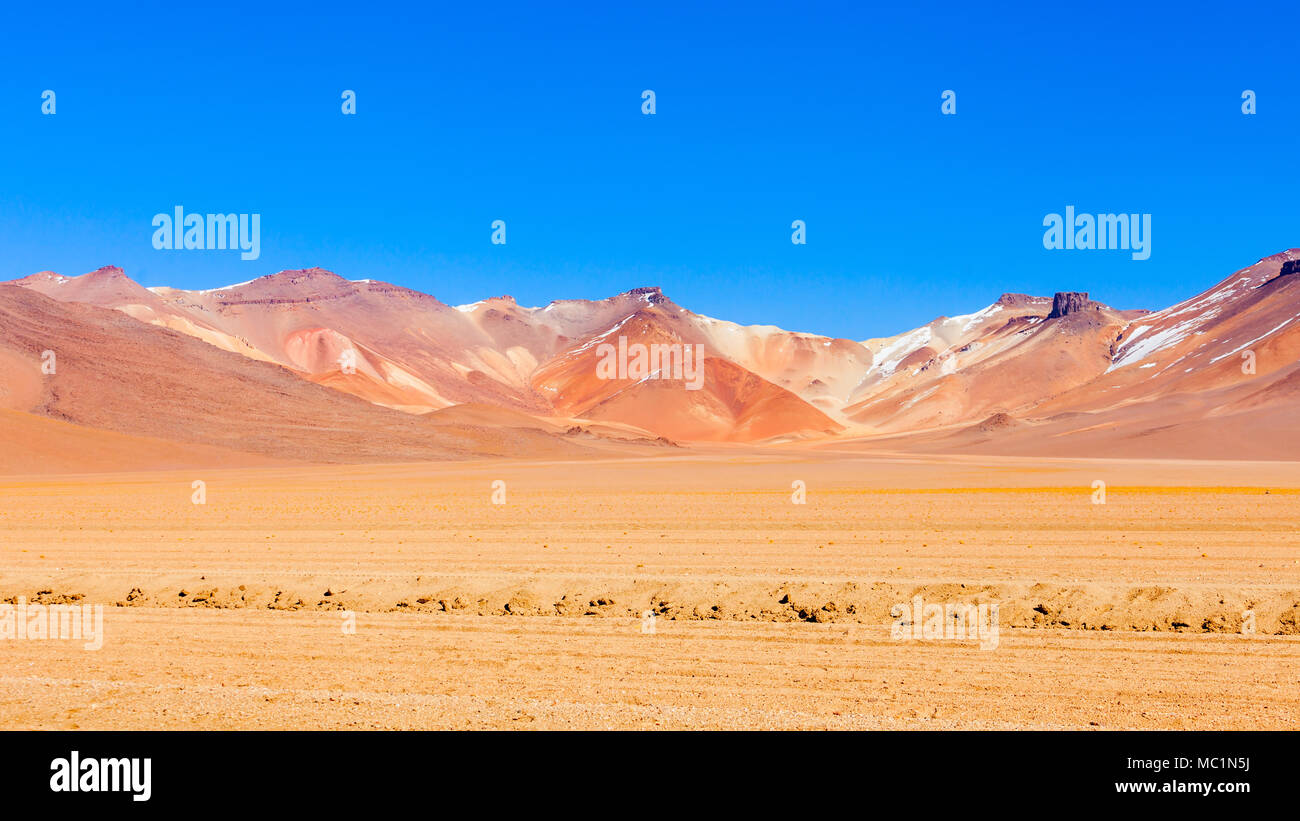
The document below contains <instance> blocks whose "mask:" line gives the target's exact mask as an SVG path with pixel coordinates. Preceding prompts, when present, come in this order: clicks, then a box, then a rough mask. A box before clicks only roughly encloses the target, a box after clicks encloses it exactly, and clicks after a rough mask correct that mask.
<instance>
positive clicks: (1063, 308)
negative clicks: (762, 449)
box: [1047, 291, 1088, 319]
mask: <svg viewBox="0 0 1300 821" xmlns="http://www.w3.org/2000/svg"><path fill="white" fill-rule="evenodd" d="M1086 307H1088V292H1087V291H1057V292H1056V294H1055V295H1053V296H1052V312H1051V313H1050V314H1048V315H1047V318H1048V319H1057V318H1059V317H1063V316H1068V315H1070V314H1076V313H1078V312H1079V311H1082V310H1083V309H1084V308H1086Z"/></svg>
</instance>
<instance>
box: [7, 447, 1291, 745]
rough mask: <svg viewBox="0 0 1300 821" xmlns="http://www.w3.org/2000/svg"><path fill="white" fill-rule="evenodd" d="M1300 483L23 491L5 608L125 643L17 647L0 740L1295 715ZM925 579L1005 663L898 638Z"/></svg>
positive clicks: (1011, 471) (142, 481) (680, 472)
mask: <svg viewBox="0 0 1300 821" xmlns="http://www.w3.org/2000/svg"><path fill="white" fill-rule="evenodd" d="M196 479H199V480H203V481H204V482H206V494H207V500H206V504H204V505H195V504H193V503H192V502H191V495H192V494H193V492H194V491H193V490H192V489H191V482H192V481H194V480H196ZM496 479H501V480H504V481H505V483H506V504H504V505H495V504H493V503H492V493H493V491H492V487H491V483H492V481H493V480H496ZM796 480H800V481H802V482H804V483H805V484H806V486H807V503H806V504H803V505H796V504H793V503H792V501H791V493H792V491H791V483H792V482H794V481H796ZM1094 480H1102V481H1104V482H1106V483H1107V494H1106V503H1105V504H1104V505H1098V504H1093V503H1092V495H1093V489H1092V483H1093V482H1094ZM1297 488H1300V469H1298V468H1297V466H1296V465H1294V464H1282V463H1273V464H1248V463H1187V462H1169V463H1150V462H1147V463H1136V462H1134V463H1123V462H1089V461H1084V460H1075V461H1061V460H1057V461H1049V460H989V459H974V458H968V459H941V458H928V457H927V458H917V457H907V456H889V455H879V454H877V455H870V456H863V455H858V454H848V453H835V452H816V453H814V452H811V451H802V452H795V451H791V452H779V453H765V454H759V455H755V454H754V452H752V451H740V450H737V451H717V452H711V453H706V454H685V455H681V456H674V457H668V458H658V459H650V460H627V461H607V462H594V463H593V462H584V463H537V462H529V463H511V462H478V463H457V464H437V465H406V466H392V467H388V466H385V467H329V468H317V469H294V470H287V469H286V470H281V469H265V468H264V469H256V470H240V471H221V472H216V471H213V472H208V473H202V474H201V473H168V474H157V473H155V474H148V475H144V474H130V475H127V474H121V475H113V476H98V477H70V478H69V477H61V478H41V479H26V480H25V479H21V478H10V479H0V547H2V549H3V554H2V556H3V559H2V560H0V599H10V598H11V597H15V596H20V595H21V596H25V597H27V598H28V599H29V600H33V601H74V600H75V601H77V602H81V603H85V602H89V603H102V604H105V605H108V606H107V607H106V608H105V610H106V612H105V632H106V638H105V643H104V647H103V649H101V650H99V651H96V652H88V651H85V650H83V649H81V648H80V645H79V644H77V643H75V642H69V641H30V640H28V641H21V640H15V641H3V642H0V659H2V660H3V664H0V726H5V727H15V728H17V727H50V728H68V727H80V728H154V727H166V728H184V727H202V728H254V727H256V728H293V727H308V728H330V727H362V728H369V727H403V728H441V727H452V728H458V727H533V728H554V727H563V728H585V727H601V728H603V727H671V728H687V727H778V728H802V727H837V728H838V727H842V728H926V727H933V728H945V727H959V728H984V727H990V728H1004V727H1035V728H1048V727H1085V728H1086V727H1102V728H1127V727H1132V728H1197V729H1212V728H1216V729H1217V728H1291V729H1294V728H1295V727H1296V726H1297V724H1296V722H1297V719H1298V718H1300V534H1297V532H1296V528H1295V524H1296V522H1297V521H1300V490H1298V489H1297ZM182 594H183V595H182ZM915 595H921V596H923V597H924V598H925V599H926V601H927V602H936V603H944V602H971V603H974V602H994V601H996V602H998V603H999V605H1000V616H1001V630H1000V637H999V643H998V646H997V648H996V649H993V650H981V649H979V647H978V646H976V643H975V642H973V641H901V642H900V641H894V640H892V639H891V637H890V630H889V625H890V623H891V621H892V619H891V617H890V615H889V610H890V607H891V606H892V605H893V604H895V603H899V602H908V601H911V599H912V597H913V596H915ZM119 605H120V606H119ZM647 609H650V610H653V611H655V612H656V613H658V614H660V615H659V616H658V617H657V618H656V619H655V632H654V633H653V634H647V633H643V632H642V624H643V621H642V618H641V617H640V614H641V613H643V612H644V611H645V610H647ZM1247 610H1250V611H1253V612H1254V613H1255V617H1256V632H1255V634H1253V635H1243V634H1241V632H1240V630H1241V628H1242V613H1244V612H1245V611H1247ZM348 612H350V613H353V614H354V617H355V624H356V630H355V634H346V633H345V632H344V630H343V629H342V625H343V623H344V620H345V618H346V613H348Z"/></svg>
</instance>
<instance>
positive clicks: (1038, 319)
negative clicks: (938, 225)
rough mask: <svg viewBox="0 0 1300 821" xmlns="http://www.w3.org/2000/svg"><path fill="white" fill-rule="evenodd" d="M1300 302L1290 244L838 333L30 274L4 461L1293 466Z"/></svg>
mask: <svg viewBox="0 0 1300 821" xmlns="http://www.w3.org/2000/svg"><path fill="white" fill-rule="evenodd" d="M1298 283H1300V250H1296V249H1292V250H1289V251H1285V252H1283V253H1280V254H1275V255H1273V256H1269V257H1265V258H1264V259H1261V260H1260V261H1259V262H1257V263H1255V264H1254V265H1251V266H1250V267H1247V268H1244V269H1242V270H1240V271H1237V272H1235V273H1233V274H1232V275H1230V276H1228V277H1227V278H1225V279H1223V280H1222V281H1221V282H1219V283H1218V284H1216V285H1214V286H1212V287H1210V288H1209V289H1207V290H1205V291H1203V292H1202V293H1200V294H1197V295H1196V296H1193V297H1191V298H1190V299H1187V300H1185V301H1183V302H1181V303H1178V304H1177V305H1173V306H1171V307H1168V308H1165V309H1163V310H1159V311H1154V312H1153V311H1148V310H1119V309H1115V308H1112V307H1110V306H1108V305H1105V304H1103V303H1101V302H1097V301H1095V300H1092V299H1090V298H1089V295H1088V294H1087V293H1080V292H1061V293H1057V294H1055V295H1054V296H1052V297H1047V296H1029V295H1024V294H1004V295H1003V296H1002V297H1001V298H999V299H998V300H997V301H996V302H994V303H993V304H991V305H989V306H988V307H986V308H984V309H982V310H980V311H976V312H974V313H971V314H966V315H961V316H953V317H948V316H940V317H938V318H937V319H935V320H934V321H932V322H930V323H928V324H927V325H924V326H922V327H919V328H915V329H912V330H909V331H906V332H904V333H901V334H898V335H897V336H892V337H888V338H880V339H866V340H861V341H855V340H849V339H835V338H831V337H825V336H819V335H817V334H812V333H797V332H791V331H786V330H782V329H780V328H777V327H774V326H766V325H754V326H742V325H737V324H735V323H732V322H727V321H724V320H720V319H714V318H711V317H707V316H704V315H701V314H697V313H694V312H692V311H690V310H688V309H686V308H684V307H682V306H679V305H677V304H676V303H674V302H673V301H672V300H671V299H670V298H669V297H668V296H667V295H665V294H664V293H663V292H662V291H661V290H660V289H659V288H655V287H645V288H634V289H632V290H630V291H627V292H625V293H621V294H618V295H616V296H612V297H609V298H607V299H600V300H576V299H575V300H557V301H554V302H551V303H549V304H547V305H545V306H542V307H536V308H529V307H524V306H521V305H518V304H517V303H516V302H515V300H514V299H513V298H511V297H509V296H500V297H493V298H489V299H484V300H482V301H480V302H476V303H473V304H469V305H459V306H452V305H447V304H444V303H442V302H440V301H439V300H438V299H437V298H436V297H434V296H431V295H429V294H425V293H421V292H419V291H414V290H411V289H408V288H404V287H401V286H398V285H391V284H387V283H383V282H377V281H372V280H359V281H355V280H347V279H344V278H343V277H340V276H337V275H335V274H333V273H331V272H329V271H326V270H323V269H320V268H309V269H304V270H293V271H281V272H279V273H276V274H271V275H268V276H263V277H259V278H257V279H254V280H252V281H249V282H244V283H240V284H238V285H231V286H227V287H224V288H217V289H212V290H203V291H187V290H181V289H176V288H168V287H154V288H146V287H143V286H142V285H140V284H139V283H137V282H135V281H134V280H132V279H131V278H129V277H128V276H127V275H126V274H125V273H124V272H123V271H122V270H121V269H119V268H116V267H104V268H100V269H98V270H96V271H92V272H90V273H87V274H84V275H81V276H72V277H69V276H63V275H61V274H56V273H53V272H49V271H43V272H40V273H36V274H32V275H30V276H26V277H23V278H21V279H17V280H13V281H11V282H7V283H3V284H0V441H5V442H6V444H8V447H7V448H6V449H5V450H6V452H7V453H8V454H9V455H7V456H5V457H3V459H0V469H5V470H6V472H41V471H42V470H58V469H70V467H73V466H75V467H77V468H79V469H85V470H95V469H110V468H114V467H119V468H120V467H142V468H143V467H154V466H170V465H176V466H180V465H184V464H190V463H194V462H201V463H204V464H207V463H214V464H232V465H233V464H256V463H280V462H304V461H305V462H377V461H405V460H422V459H445V458H469V457H477V456H485V455H486V456H542V457H554V458H580V457H583V456H593V455H600V454H602V453H608V452H617V453H625V452H628V451H629V450H631V451H634V452H640V451H645V452H663V451H665V450H666V449H673V448H680V447H705V446H729V447H731V446H751V447H752V446H781V445H788V444H790V443H799V444H803V445H807V446H809V447H833V448H863V449H886V450H898V451H918V452H936V453H944V452H951V453H963V452H971V453H1002V454H1010V455H1026V456H1030V455H1062V456H1101V455H1108V456H1135V457H1143V458H1206V459H1216V458H1238V459H1296V458H1300V436H1298V435H1297V433H1298V431H1297V428H1298V427H1300V425H1297V422H1296V413H1295V410H1296V408H1297V404H1296V402H1297V399H1300V364H1298V362H1297V355H1298V354H1300V323H1297V322H1296V320H1297V319H1298V318H1300V284H1298ZM615 344H622V345H625V346H635V345H637V344H640V345H644V346H646V347H647V348H651V347H653V346H670V347H671V346H686V345H691V346H694V345H698V346H702V347H701V348H700V350H702V351H703V354H704V359H703V364H702V367H703V381H702V383H701V384H700V385H699V386H698V387H699V390H687V389H684V387H683V384H682V383H681V382H680V381H675V380H673V379H670V378H654V377H658V376H660V374H652V375H650V376H649V377H647V376H646V375H641V376H639V377H637V378H632V377H629V378H625V379H617V378H613V379H610V378H602V376H601V372H600V370H599V368H598V364H599V359H600V357H601V356H604V355H607V354H608V351H609V350H610V349H611V348H612V346H614V345H615ZM47 351H49V352H52V357H53V360H52V365H53V367H51V368H47V370H52V371H53V373H46V372H43V370H42V365H43V363H44V362H45V361H46V359H47V358H48V357H49V356H50V355H49V354H46V353H45V352H47ZM674 452H675V451H674Z"/></svg>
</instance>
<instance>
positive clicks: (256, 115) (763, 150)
mask: <svg viewBox="0 0 1300 821" xmlns="http://www.w3.org/2000/svg"><path fill="white" fill-rule="evenodd" d="M1150 5H1151V7H1150V8H1147V9H1145V10H1144V9H1142V8H1140V7H1139V4H1134V3H1131V2H1116V3H1109V2H1100V3H1088V4H1070V5H1063V4H1055V3H1034V4H1025V5H1023V6H1019V7H1013V6H1001V5H999V7H998V8H994V7H992V6H990V7H988V8H983V6H985V4H975V3H962V4H957V3H951V4H947V3H899V4H891V6H894V7H880V8H872V7H868V6H866V5H863V4H860V3H836V4H818V3H807V4H789V3H782V4H769V5H763V4H736V3H732V4H728V5H727V6H722V5H717V6H714V5H710V4H708V3H683V4H680V5H674V4H669V3H663V2H655V3H646V4H641V5H636V6H633V5H629V4H623V3H592V4H589V5H582V6H578V5H568V4H562V3H538V4H528V5H523V4H520V5H515V4H513V3H509V2H492V3H486V4H477V3H475V4H463V3H457V4H454V5H442V4H431V5H428V6H423V7H421V8H419V9H418V10H417V9H415V8H414V7H415V4H411V8H403V7H401V6H396V5H392V6H390V5H388V4H385V3H381V2H366V3H355V4H347V6H344V5H333V4H330V3H316V4H311V5H306V4H304V5H303V6H302V7H299V8H289V7H278V6H277V5H276V4H275V3H271V2H259V3H255V4H243V3H234V2H229V3H217V4H207V3H204V4H186V3H175V2H171V3H166V4H157V5H156V6H144V5H140V6H136V5H135V4H127V5H123V4H109V5H107V6H106V5H103V4H96V5H91V4H85V5H66V4H59V3H50V4H32V3H25V4H10V5H9V6H8V7H7V8H6V12H5V13H6V18H7V19H6V21H5V25H4V32H3V33H0V69H2V70H0V278H6V279H7V278H12V277H17V276H23V275H26V274H29V273H32V272H35V271H38V270H44V269H50V270H55V271H58V272H60V273H64V274H79V273H84V272H86V271H89V270H92V269H94V268H96V267H99V266H100V265H105V264H115V265H121V266H122V267H123V268H125V269H126V271H127V273H128V274H130V275H131V276H133V277H134V278H136V279H137V280H139V281H141V282H142V283H144V284H145V285H159V284H169V285H175V286H178V287H187V288H208V287H216V286H219V285H225V284H229V283H231V282H236V281H241V280H247V279H251V278H253V277H256V276H261V275H263V274H267V273H273V272H275V271H277V270H281V269H285V268H299V267H307V266H312V265H319V266H322V267H326V268H329V269H331V270H334V271H336V272H338V273H339V274H341V275H343V276H345V277H348V278H350V279H361V278H375V279H382V280H387V281H390V282H395V283H399V284H402V285H406V286H409V287H413V288H417V289H420V290H424V291H428V292H430V293H432V294H434V295H435V296H437V297H439V298H440V299H442V300H443V301H445V302H448V303H452V304H457V303H462V302H470V301H474V300H477V299H480V298H483V297H485V296H490V295H497V294H512V295H514V296H515V297H516V298H517V299H518V300H519V301H520V302H521V303H522V304H529V305H535V304H544V303H545V302H547V301H549V300H551V299H555V298H565V297H589V298H595V297H603V296H608V295H610V294H613V293H617V292H619V291H624V290H627V289H628V288H632V287H635V286H639V285H660V286H662V287H663V288H664V290H665V292H666V293H668V294H669V295H670V296H671V297H673V298H674V299H675V300H676V301H678V302H679V303H680V304H682V305H684V306H686V307H689V308H691V309H693V310H696V311H699V312H702V313H706V314H709V315H712V316H716V317H720V318H724V319H730V320H734V321H738V322H744V323H770V324H776V325H781V326H783V327H786V328H789V329H792V330H805V331H815V332H819V333H826V334H831V335H835V336H843V337H848V338H853V339H863V338H867V337H871V336H880V335H889V334H893V333H897V332H899V331H901V330H904V329H906V328H910V327H913V326H916V325H919V324H922V323H924V322H927V321H929V320H930V319H932V318H933V317H934V316H936V315H938V314H958V313H964V312H968V311H972V310H976V309H978V308H980V307H982V306H984V305H986V304H988V303H989V302H991V301H992V300H994V299H995V298H996V297H997V296H998V295H999V294H1001V293H1003V292H1005V291H1019V292H1028V293H1034V294H1046V295H1050V294H1051V293H1052V292H1053V291H1056V290H1067V289H1077V290H1088V291H1090V292H1092V294H1093V296H1094V298H1097V299H1101V300H1103V301H1105V302H1108V303H1110V304H1112V305H1115V306H1117V307H1122V308H1131V307H1152V308H1159V307H1164V306H1166V305H1168V304H1170V303H1172V302H1174V301H1177V300H1178V299H1181V298H1183V297H1185V296H1188V295H1190V294H1192V293H1195V292H1196V291H1199V290H1201V289H1203V288H1204V287H1207V286H1208V285H1210V284H1211V283H1212V282H1214V281H1217V280H1218V279H1220V278H1222V277H1224V276H1226V275H1227V274H1229V273H1230V272H1232V271H1233V270H1236V269H1237V268H1240V267H1244V266H1246V265H1248V264H1250V263H1252V262H1254V261H1255V260H1256V259H1258V258H1259V257H1261V256H1264V255H1267V254H1271V253H1275V252H1277V251H1281V250H1283V249H1285V248H1288V247H1291V246H1297V245H1300V218H1298V217H1300V213H1298V212H1300V198H1298V197H1297V191H1298V189H1300V186H1298V185H1297V180H1300V168H1297V166H1298V165H1300V70H1297V63H1296V56H1295V49H1294V46H1293V44H1292V40H1291V38H1292V37H1293V35H1294V33H1295V32H1296V31H1297V29H1298V28H1300V27H1298V26H1297V22H1300V12H1297V11H1295V4H1294V3H1277V4H1268V5H1256V4H1250V3H1233V4H1214V5H1217V6H1218V7H1219V8H1218V9H1217V10H1213V11H1207V10H1204V9H1199V10H1198V9H1197V8H1196V7H1197V6H1202V5H1209V4H1192V5H1185V6H1180V5H1175V4H1164V3H1160V4H1150ZM898 6H905V7H906V8H899V7H898ZM647 88H649V89H654V90H655V92H656V93H657V97H658V99H657V113H656V114H655V115H654V116H644V115H643V114H642V113H641V91H642V90H643V89H647ZM44 89H52V90H54V91H55V92H56V94H57V113H56V114H55V115H54V116H45V115H42V114H41V111H40V106H41V98H40V95H41V92H42V91H43V90H44ZM343 89H354V90H356V92H357V94H358V113H357V115H356V116H353V117H348V116H344V115H343V114H342V113H341V112H340V105H341V100H340V94H341V92H342V91H343ZM944 89H953V90H955V91H956V92H957V95H958V96H957V106H958V109H957V114H956V116H943V115H942V114H941V113H940V102H941V101H940V93H941V92H942V91H943V90H944ZM1244 89H1252V90H1254V91H1255V92H1257V94H1258V112H1259V113H1258V114H1256V115H1254V116H1245V115H1243V114H1242V113H1241V93H1242V91H1243V90H1244ZM175 205H183V206H185V207H186V208H187V209H190V210H194V211H200V212H205V211H220V212H248V213H253V212H255V213H260V214H261V215H262V254H261V258H260V259H258V260H256V261H249V262H243V261H241V260H240V259H239V256H238V254H237V253H231V252H222V251H211V252H208V251H183V252H167V251H156V250H154V249H153V247H152V245H151V237H152V233H153V229H152V227H151V224H150V222H151V219H152V217H153V215H154V214H156V213H159V212H170V211H171V209H172V208H173V206H175ZM1066 205H1074V206H1076V207H1077V208H1078V209H1079V210H1080V211H1083V212H1094V213H1095V212H1111V211H1115V212H1137V213H1150V214H1151V215H1152V222H1153V234H1154V236H1153V246H1152V247H1153V252H1152V255H1151V259H1150V260H1147V261H1144V262H1138V261H1133V260H1132V259H1131V258H1130V255H1129V254H1128V253H1125V252H1122V251H1110V252H1100V251H1092V252H1070V251H1047V250H1045V249H1044V248H1043V245H1042V236H1043V231H1044V228H1043V227H1042V220H1043V217H1044V215H1046V214H1048V213H1051V212H1061V211H1063V210H1064V208H1065V206H1066ZM494 219H504V220H506V221H507V225H508V234H507V236H508V244H507V245H505V246H494V245H492V244H491V243H490V241H489V239H490V227H489V226H490V223H491V222H492V220H494ZM794 219H803V220H805V221H806V222H807V225H808V244H807V245H806V246H796V245H792V244H791V242H790V223H791V221H792V220H794Z"/></svg>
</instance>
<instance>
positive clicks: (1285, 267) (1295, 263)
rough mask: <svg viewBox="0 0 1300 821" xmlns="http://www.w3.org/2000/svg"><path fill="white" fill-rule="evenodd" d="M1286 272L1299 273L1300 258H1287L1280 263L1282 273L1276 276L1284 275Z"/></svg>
mask: <svg viewBox="0 0 1300 821" xmlns="http://www.w3.org/2000/svg"><path fill="white" fill-rule="evenodd" d="M1287 274H1300V259H1289V260H1287V261H1286V262H1284V263H1282V273H1280V274H1278V276H1281V277H1284V276H1286V275H1287Z"/></svg>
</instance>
